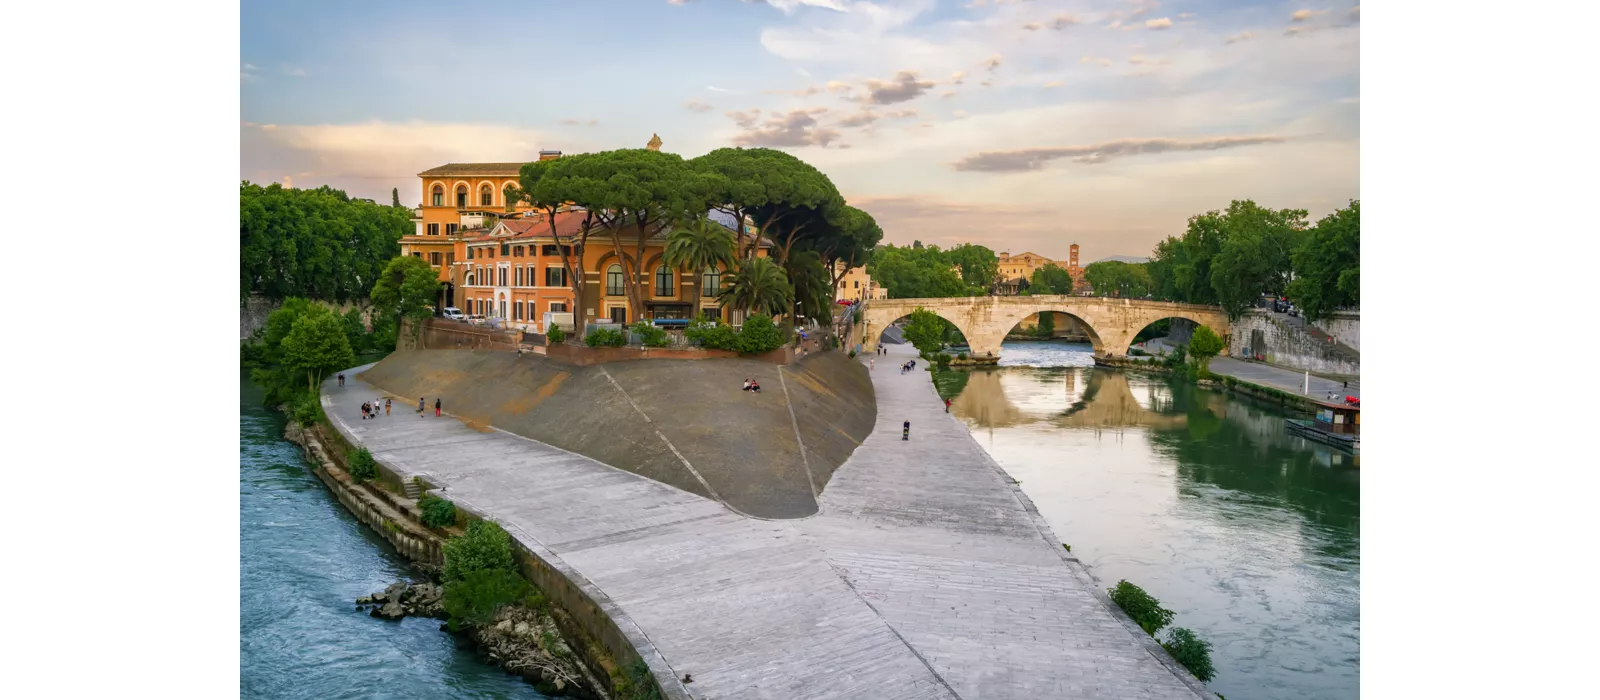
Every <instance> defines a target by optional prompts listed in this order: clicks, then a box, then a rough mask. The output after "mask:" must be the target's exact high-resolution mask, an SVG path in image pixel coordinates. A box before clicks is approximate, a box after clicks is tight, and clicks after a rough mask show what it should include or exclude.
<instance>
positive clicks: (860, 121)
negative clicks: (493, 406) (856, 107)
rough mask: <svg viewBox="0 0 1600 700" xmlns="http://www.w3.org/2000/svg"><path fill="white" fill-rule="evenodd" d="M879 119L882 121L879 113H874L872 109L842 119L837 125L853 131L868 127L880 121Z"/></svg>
mask: <svg viewBox="0 0 1600 700" xmlns="http://www.w3.org/2000/svg"><path fill="white" fill-rule="evenodd" d="M878 119H880V117H879V115H878V113H877V112H874V111H872V110H870V109H863V110H861V111H859V112H856V113H855V114H851V115H847V116H845V117H842V118H840V119H839V121H837V122H835V123H836V124H837V125H839V126H842V127H845V128H849V129H853V128H856V127H860V126H866V125H868V124H871V123H873V122H875V121H878Z"/></svg>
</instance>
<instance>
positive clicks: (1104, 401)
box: [935, 342, 1361, 700]
mask: <svg viewBox="0 0 1600 700" xmlns="http://www.w3.org/2000/svg"><path fill="white" fill-rule="evenodd" d="M1092 358H1093V355H1092V350H1091V348H1090V347H1089V346H1088V345H1082V344H1070V343H1060V342H1047V343H1041V342H1008V343H1005V344H1004V345H1003V346H1002V353H1001V362H1000V365H1001V366H1000V367H999V368H997V369H989V370H978V371H970V372H969V371H949V372H936V373H935V381H936V382H937V383H938V384H939V387H940V391H941V393H944V394H945V395H946V396H953V397H954V398H953V400H952V404H951V411H952V412H953V413H955V414H956V416H957V417H959V418H961V419H962V420H963V421H965V422H966V424H967V426H968V428H969V429H970V430H971V431H972V434H973V437H975V438H976V439H977V440H978V442H979V443H981V444H982V445H983V447H984V448H985V449H986V450H988V452H989V454H990V455H991V456H993V457H994V459H995V461H997V462H999V463H1000V465H1001V466H1003V467H1004V468H1005V469H1006V471H1007V472H1008V473H1010V474H1011V476H1012V478H1014V479H1017V480H1019V481H1021V487H1022V490H1023V491H1024V492H1026V493H1027V494H1028V496H1029V497H1030V498H1031V499H1033V502H1034V503H1035V504H1036V505H1037V506H1038V508H1039V511H1040V513H1041V514H1043V515H1044V517H1045V520H1046V521H1048V522H1049V524H1050V527H1051V528H1052V529H1053V530H1054V531H1055V533H1056V535H1057V536H1059V537H1060V538H1061V541H1062V542H1063V543H1065V544H1068V545H1070V546H1071V547H1072V552H1073V554H1075V555H1077V556H1078V558H1079V559H1081V560H1082V561H1083V562H1084V563H1085V564H1086V565H1087V566H1088V567H1089V570H1090V571H1091V572H1092V573H1093V574H1094V576H1095V577H1096V579H1097V580H1098V581H1099V582H1100V584H1101V585H1102V586H1105V587H1110V586H1113V585H1115V584H1116V582H1117V581H1118V580H1120V579H1127V580H1129V581H1131V582H1133V583H1135V584H1138V585H1139V586H1141V587H1142V588H1144V589H1145V590H1147V591H1149V592H1150V593H1151V595H1154V596H1155V597H1156V598H1159V599H1160V600H1161V602H1162V604H1163V606H1164V607H1167V608H1170V609H1172V610H1173V611H1175V612H1176V613H1177V616H1176V619H1175V621H1174V622H1173V626H1174V627H1188V628H1190V629H1192V630H1194V631H1195V632H1197V633H1198V634H1199V635H1200V636H1201V638H1203V639H1206V640H1208V641H1210V642H1212V643H1213V645H1214V648H1213V650H1212V662H1213V664H1214V665H1215V666H1216V668H1217V676H1216V678H1214V679H1213V680H1212V681H1211V682H1210V683H1209V684H1208V685H1209V686H1210V687H1211V688H1212V689H1213V690H1215V691H1217V692H1220V693H1222V694H1224V695H1226V696H1227V698H1228V700H1274V699H1278V698H1295V699H1296V700H1345V699H1348V698H1356V697H1359V695H1360V631H1361V616H1360V602H1361V598H1360V579H1361V517H1360V516H1361V508H1360V492H1361V482H1360V472H1359V470H1358V468H1356V466H1355V465H1354V460H1353V458H1351V457H1350V456H1348V455H1344V454H1342V453H1340V452H1338V451H1336V450H1334V449H1332V448H1329V447H1326V446H1323V445H1321V444H1319V443H1314V442H1309V441H1306V440H1304V439H1301V438H1297V437H1292V436H1290V435H1287V434H1286V433H1285V432H1284V429H1283V419H1284V418H1286V417H1290V414H1288V413H1285V412H1284V411H1282V410H1281V409H1278V408H1276V407H1272V406H1269V405H1265V404H1262V403H1259V402H1256V401H1253V400H1249V399H1245V398H1240V397H1232V396H1228V395H1225V394H1222V393H1218V392H1213V391H1207V390H1201V389H1198V388H1196V387H1194V386H1189V385H1181V384H1175V383H1172V382H1169V381H1166V380H1165V379H1164V378H1161V377H1153V376H1149V375H1140V374H1137V373H1127V372H1122V371H1116V370H1106V369H1098V368H1095V367H1094V366H1093V365H1094V362H1093V359H1092Z"/></svg>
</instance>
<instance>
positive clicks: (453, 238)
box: [400, 151, 561, 306]
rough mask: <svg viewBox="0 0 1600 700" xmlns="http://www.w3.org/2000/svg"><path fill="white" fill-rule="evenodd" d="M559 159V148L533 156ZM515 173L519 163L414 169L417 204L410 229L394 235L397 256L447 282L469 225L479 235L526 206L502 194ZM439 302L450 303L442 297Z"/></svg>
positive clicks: (514, 179) (511, 184) (514, 181)
mask: <svg viewBox="0 0 1600 700" xmlns="http://www.w3.org/2000/svg"><path fill="white" fill-rule="evenodd" d="M559 157H561V152H560V151H540V152H539V160H549V159H551V158H559ZM521 173H522V163H451V164H449V165H441V166H439V167H437V168H433V169H431V170H425V171H423V172H420V173H417V177H418V178H419V179H420V180H421V190H422V205H421V206H420V207H418V208H417V210H416V212H415V214H414V215H413V216H412V218H411V221H412V222H413V223H415V224H416V227H417V228H416V232H415V233H413V234H412V235H409V236H404V237H402V238H401V239H400V254H401V255H410V256H413V257H418V258H423V259H425V260H427V261H428V264H430V265H433V267H434V269H437V270H438V271H439V281H441V282H446V283H449V282H450V281H451V280H450V268H451V267H452V266H453V265H455V263H456V262H457V259H456V258H457V255H458V253H457V251H456V243H459V242H460V241H462V240H464V239H465V238H466V237H469V236H471V235H474V229H481V230H480V231H477V232H476V233H482V231H483V230H488V229H490V228H493V227H494V225H495V223H497V222H498V221H499V220H501V219H504V218H508V217H509V218H515V217H517V216H520V215H521V214H522V213H524V212H527V211H529V210H530V208H529V207H528V206H527V205H526V204H522V203H519V202H513V201H507V198H506V190H507V189H508V188H511V187H516V186H517V184H518V182H519V180H518V178H519V176H520V175H521ZM445 306H454V304H452V303H450V300H449V299H448V298H447V299H446V300H445Z"/></svg>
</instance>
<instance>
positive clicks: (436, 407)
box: [433, 398, 444, 418]
mask: <svg viewBox="0 0 1600 700" xmlns="http://www.w3.org/2000/svg"><path fill="white" fill-rule="evenodd" d="M443 405H444V403H443V402H442V401H441V400H440V399H437V398H435V399H434V400H433V417H434V418H438V417H439V409H440V407H441V406H443Z"/></svg>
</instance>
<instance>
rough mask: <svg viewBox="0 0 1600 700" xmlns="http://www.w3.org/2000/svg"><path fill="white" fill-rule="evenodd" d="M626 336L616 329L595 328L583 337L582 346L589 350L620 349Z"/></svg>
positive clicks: (626, 338)
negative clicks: (589, 348) (587, 347)
mask: <svg viewBox="0 0 1600 700" xmlns="http://www.w3.org/2000/svg"><path fill="white" fill-rule="evenodd" d="M627 341H628V336H627V335H626V334H624V333H623V332H622V331H620V330H618V329H616V328H596V329H594V330H592V331H589V335H586V336H584V337H583V344H584V345H587V346H589V347H591V348H620V347H622V345H623V344H624V343H626V342H627Z"/></svg>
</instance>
